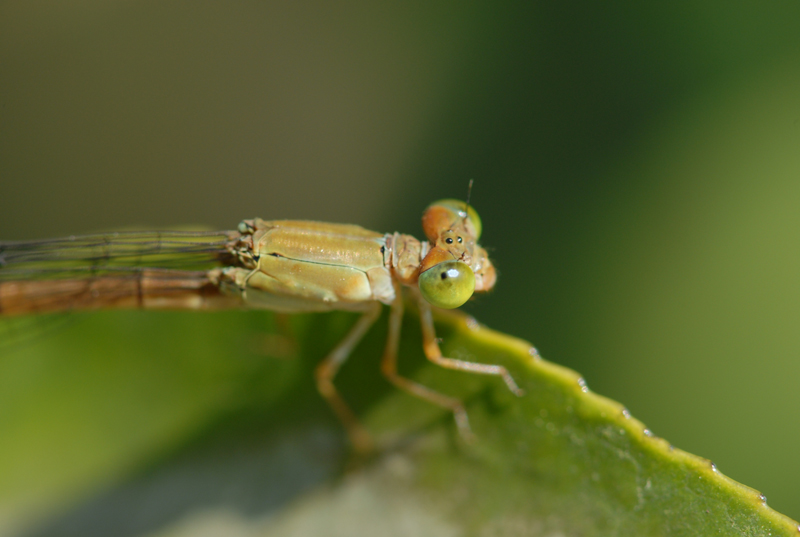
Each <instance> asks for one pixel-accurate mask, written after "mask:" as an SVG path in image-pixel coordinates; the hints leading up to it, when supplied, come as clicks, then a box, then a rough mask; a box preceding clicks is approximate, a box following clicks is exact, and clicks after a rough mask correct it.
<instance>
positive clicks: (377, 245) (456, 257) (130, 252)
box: [0, 199, 522, 451]
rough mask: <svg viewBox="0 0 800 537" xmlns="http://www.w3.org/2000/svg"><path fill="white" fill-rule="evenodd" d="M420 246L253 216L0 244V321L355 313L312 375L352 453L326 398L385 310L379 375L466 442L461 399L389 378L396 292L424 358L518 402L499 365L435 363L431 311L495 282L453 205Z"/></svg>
mask: <svg viewBox="0 0 800 537" xmlns="http://www.w3.org/2000/svg"><path fill="white" fill-rule="evenodd" d="M422 225H423V229H424V231H425V235H426V237H427V239H428V240H427V241H419V240H417V239H415V238H414V237H412V236H410V235H403V234H400V233H388V234H383V233H377V232H373V231H369V230H367V229H364V228H362V227H359V226H356V225H349V224H330V223H322V222H313V221H299V220H297V221H293V220H272V221H266V220H261V219H259V218H256V219H253V220H244V221H242V222H241V223H240V224H239V226H238V228H237V230H235V231H222V232H181V231H162V232H120V233H103V234H94V235H84V236H72V237H66V238H61V239H49V240H38V241H6V242H0V315H3V316H14V315H26V314H37V313H46V312H54V311H68V310H85V309H102V308H153V309H221V308H237V307H249V308H263V309H269V310H273V311H277V312H284V313H294V312H324V311H331V310H348V311H354V312H360V313H361V314H362V315H361V317H360V318H359V319H358V321H356V323H355V324H354V325H353V327H352V328H351V329H350V331H349V332H348V333H347V335H346V336H345V337H344V339H343V340H342V341H341V342H340V343H339V344H338V345H336V347H335V348H334V349H333V350H332V351H331V352H330V353H329V354H328V356H327V357H325V358H324V359H323V360H322V362H321V363H320V364H319V366H317V368H316V382H317V387H318V389H319V392H320V393H321V394H322V395H323V397H325V399H326V400H327V401H328V403H329V404H330V406H331V407H332V409H333V410H334V412H335V413H336V415H337V416H338V417H339V419H340V420H341V421H342V423H344V425H345V427H346V429H347V432H348V435H349V438H350V440H351V442H352V444H353V446H354V447H355V449H357V450H359V451H369V450H370V449H372V441H371V439H370V436H369V434H368V433H367V432H366V430H365V429H364V428H363V427H362V426H361V425H360V423H359V421H358V419H357V418H356V416H355V415H354V414H353V412H352V411H351V410H350V407H349V406H348V405H347V404H346V403H345V401H344V399H343V398H342V397H341V396H340V394H339V392H338V391H337V390H336V388H335V386H334V384H333V380H334V377H335V376H336V373H337V372H338V370H339V368H340V367H341V365H342V364H343V363H344V361H345V360H346V359H347V357H348V356H349V355H350V353H351V352H352V350H353V349H354V348H355V346H356V345H357V344H358V342H359V341H360V340H361V339H362V337H363V336H364V334H365V333H366V332H367V331H368V330H369V328H370V326H371V325H372V324H373V323H374V322H375V320H376V319H377V318H378V316H379V315H380V312H381V308H382V305H383V304H386V305H389V306H390V308H391V311H390V315H389V332H388V336H387V341H386V346H385V349H384V352H383V358H382V361H381V371H382V372H383V374H384V375H385V376H386V377H387V378H388V379H389V381H391V382H392V383H393V384H394V385H396V386H397V387H399V388H401V389H403V390H406V391H408V392H410V393H411V394H413V395H415V396H417V397H420V398H422V399H425V400H427V401H429V402H431V403H434V404H436V405H439V406H441V407H444V408H446V409H449V410H450V411H452V413H453V415H454V417H455V421H456V424H457V426H458V430H459V432H460V433H461V435H462V436H463V437H464V438H465V439H467V440H470V439H471V438H472V433H471V430H470V427H469V421H468V419H467V414H466V411H465V410H464V406H463V404H462V402H461V401H459V400H458V399H455V398H452V397H448V396H446V395H443V394H441V393H439V392H436V391H434V390H432V389H430V388H428V387H426V386H423V385H421V384H419V383H416V382H414V381H412V380H410V379H408V378H406V377H403V376H401V375H399V374H398V372H397V348H398V344H399V338H400V326H401V321H402V317H403V307H404V301H403V291H404V290H406V291H407V292H408V293H410V295H411V297H412V299H413V301H414V302H415V303H416V305H417V307H418V308H419V313H420V319H421V323H422V336H423V351H424V353H425V356H426V357H427V358H428V359H429V360H430V361H431V362H433V363H435V364H438V365H440V366H442V367H445V368H449V369H456V370H461V371H468V372H472V373H481V374H486V375H496V376H499V377H501V378H502V379H503V380H504V381H505V383H506V385H507V386H508V388H509V389H510V390H511V391H512V392H513V393H515V394H517V395H521V394H522V391H521V390H520V389H519V388H518V387H517V385H516V383H515V382H514V379H513V378H512V377H511V375H510V374H509V373H508V371H507V370H506V369H505V368H504V367H502V366H499V365H488V364H479V363H473V362H468V361H464V360H456V359H452V358H447V357H444V356H442V353H441V351H440V349H439V344H438V341H437V339H436V333H435V329H434V324H433V317H432V313H431V306H434V307H438V308H447V309H452V308H457V307H459V306H461V305H462V304H464V303H465V302H466V301H467V300H468V299H469V298H470V297H471V296H472V294H473V292H481V291H487V290H489V289H491V288H492V287H493V286H494V283H495V279H496V275H495V269H494V267H493V266H492V263H491V262H490V261H489V257H488V256H487V254H486V250H484V249H483V248H481V247H480V246H479V245H478V239H479V238H480V234H481V221H480V218H479V217H478V214H477V212H476V211H475V210H474V209H473V208H472V207H471V206H470V205H469V204H468V203H464V202H461V201H458V200H452V199H447V200H441V201H437V202H435V203H433V204H431V205H430V206H429V207H428V208H427V209H426V211H425V213H424V215H423V217H422Z"/></svg>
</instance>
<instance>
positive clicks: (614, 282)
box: [0, 1, 800, 519]
mask: <svg viewBox="0 0 800 537" xmlns="http://www.w3.org/2000/svg"><path fill="white" fill-rule="evenodd" d="M798 28H800V3H797V2H796V1H783V2H771V3H747V2H722V1H701V2H698V1H691V2H689V1H682V2H672V3H670V4H669V5H668V6H666V5H660V6H651V5H644V4H642V5H634V4H632V3H629V2H615V3H604V4H603V5H597V4H596V3H592V2H583V3H577V2H576V3H537V2H525V3H506V4H504V5H488V4H487V5H484V4H482V3H444V2H437V3H422V2H420V3H403V4H401V5H396V6H390V5H387V4H383V3H374V2H350V3H337V4H336V5H335V6H334V5H332V4H329V3H325V2H319V3H309V2H305V3H288V2H286V3H284V2H274V3H259V2H242V3H211V2H182V3H181V2H167V3H165V2H93V1H84V2H73V3H61V4H58V5H53V4H50V3H45V2H24V3H23V2H18V3H10V2H7V3H3V4H2V5H0V237H2V238H3V239H24V238H36V237H46V236H54V235H55V236H58V235H67V234H73V233H83V232H89V231H96V230H104V229H119V228H125V227H135V226H148V227H154V226H155V227H171V226H176V225H186V224H202V225H205V226H209V227H214V228H225V229H228V228H233V227H235V225H236V224H237V223H238V221H239V220H241V219H243V218H250V217H253V216H260V217H262V218H267V219H272V218H310V219H318V220H330V221H337V222H352V223H357V224H361V225H364V226H366V227H368V228H371V229H376V230H382V231H395V230H398V231H402V232H406V233H412V234H416V235H421V232H420V224H419V217H420V215H421V212H422V210H423V208H424V207H425V206H426V205H427V204H428V203H429V202H430V201H432V200H435V199H438V198H443V197H463V196H464V195H465V193H466V188H467V183H468V180H469V179H471V178H472V179H475V186H474V190H473V194H472V196H473V202H474V205H475V207H476V208H477V209H478V211H479V213H480V214H481V217H482V219H483V222H484V235H483V238H482V242H483V243H484V245H485V246H487V247H488V248H489V249H490V253H491V254H492V257H493V259H494V261H495V263H496V265H497V267H498V270H499V281H498V286H497V289H496V291H494V292H493V293H491V294H490V295H488V296H485V297H480V298H478V299H477V300H475V301H474V302H473V303H471V304H470V305H469V306H468V308H467V309H468V310H469V311H470V312H471V313H473V314H474V315H475V316H476V317H477V318H478V319H479V320H480V321H481V322H483V323H485V324H487V325H489V326H491V327H493V328H496V329H498V330H501V331H504V332H507V333H509V334H512V335H515V336H519V337H522V338H524V339H527V340H529V341H531V342H533V343H534V344H535V345H536V346H537V347H538V348H539V350H540V352H541V353H542V355H543V356H544V357H545V358H547V359H549V360H551V361H554V362H558V363H560V364H563V365H566V366H569V367H571V368H574V369H576V370H578V371H580V372H581V373H582V374H583V375H584V377H585V378H586V379H587V382H588V384H589V386H590V387H591V388H592V389H593V390H594V391H597V392H599V393H601V394H603V395H606V396H609V397H611V398H613V399H616V400H619V401H621V402H622V403H623V404H625V405H626V406H627V407H628V408H629V409H630V410H631V412H632V414H633V415H634V416H635V417H637V418H639V419H641V420H642V421H644V422H645V423H646V424H648V426H649V427H650V428H651V429H652V430H653V431H654V432H655V433H656V434H657V435H659V436H662V437H664V438H666V439H667V440H669V441H670V442H671V443H673V444H674V445H676V446H678V447H680V448H682V449H685V450H687V451H690V452H693V453H696V454H698V455H701V456H703V457H707V458H710V459H712V460H713V461H714V462H715V463H716V464H717V466H718V467H719V469H720V470H721V471H722V472H723V473H725V474H726V475H728V476H730V477H732V478H734V479H736V480H738V481H741V482H743V483H745V484H747V485H749V486H752V487H754V488H757V489H759V490H760V491H762V492H763V493H764V494H765V495H766V496H767V498H768V500H769V504H770V506H772V507H774V508H775V509H777V510H779V511H781V512H784V513H785V514H787V515H789V516H791V517H793V518H795V519H798V518H800V485H798V483H800V457H798V444H800V389H798V386H797V384H798V379H799V378H800V329H798V328H800V210H798V209H800V31H798ZM179 347H180V346H178V345H176V346H175V348H179ZM170 350H171V351H173V350H175V349H173V348H172V347H171V348H170ZM175 352H179V351H175ZM376 368H377V364H376Z"/></svg>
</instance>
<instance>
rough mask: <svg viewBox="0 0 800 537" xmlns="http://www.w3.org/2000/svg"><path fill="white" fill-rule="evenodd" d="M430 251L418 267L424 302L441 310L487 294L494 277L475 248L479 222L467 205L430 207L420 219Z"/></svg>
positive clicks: (450, 203)
mask: <svg viewBox="0 0 800 537" xmlns="http://www.w3.org/2000/svg"><path fill="white" fill-rule="evenodd" d="M422 227H423V229H424V230H425V235H426V236H427V237H428V240H429V241H430V249H429V250H428V253H427V254H426V256H425V258H424V259H423V260H422V262H421V263H420V267H419V270H420V275H419V286H420V291H421V292H422V295H423V296H424V297H425V299H426V300H427V301H428V302H430V303H431V304H433V305H434V306H438V307H440V308H457V307H459V306H461V305H462V304H464V303H465V302H466V301H467V300H469V298H470V297H471V296H472V293H473V292H474V291H488V290H489V289H491V288H492V287H493V286H494V283H495V280H496V273H495V270H494V266H493V265H492V263H491V261H489V257H488V255H487V254H486V250H484V249H483V248H481V247H480V246H478V243H477V241H478V238H479V237H480V234H481V220H480V217H479V216H478V213H477V211H475V209H473V208H472V206H470V205H469V204H467V203H465V202H463V201H460V200H455V199H446V200H440V201H437V202H434V203H432V204H431V205H429V206H428V208H427V209H426V210H425V213H424V214H423V216H422Z"/></svg>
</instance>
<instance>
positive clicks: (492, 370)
mask: <svg viewBox="0 0 800 537" xmlns="http://www.w3.org/2000/svg"><path fill="white" fill-rule="evenodd" d="M416 298H417V304H418V305H419V318H420V322H421V324H422V348H423V350H424V351H425V356H426V357H427V358H428V360H430V361H431V362H433V363H435V364H437V365H439V366H441V367H445V368H447V369H456V370H459V371H468V372H470V373H479V374H481V375H496V376H498V377H500V378H502V379H503V382H505V383H506V386H508V389H509V390H511V393H513V394H514V395H516V396H518V397H521V396H522V395H524V394H525V392H524V391H523V390H522V389H520V387H519V386H517V383H516V382H514V379H513V377H512V376H511V375H510V374H509V372H508V370H507V369H506V368H505V367H503V366H501V365H491V364H478V363H475V362H467V361H464V360H456V359H454V358H445V357H444V356H442V351H441V350H440V349H439V343H438V341H437V340H436V328H435V327H434V326H433V315H432V314H431V307H430V304H428V303H427V302H426V301H425V299H424V298H422V296H421V295H419V293H417V294H416ZM465 419H466V417H465Z"/></svg>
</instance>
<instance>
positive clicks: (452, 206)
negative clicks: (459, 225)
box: [428, 199, 483, 240]
mask: <svg viewBox="0 0 800 537" xmlns="http://www.w3.org/2000/svg"><path fill="white" fill-rule="evenodd" d="M436 206H439V207H444V208H446V209H448V210H449V211H452V213H453V215H463V214H464V208H465V207H466V209H467V219H468V220H469V222H470V224H471V225H472V229H473V230H474V233H475V237H474V239H475V240H478V239H480V238H481V231H482V228H483V225H482V224H481V217H480V216H478V211H476V210H475V208H474V207H473V206H472V205H467V204H466V203H464V202H463V201H461V200H455V199H446V200H439V201H435V202H433V203H431V204H430V205H429V206H428V207H429V208H430V207H436Z"/></svg>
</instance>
